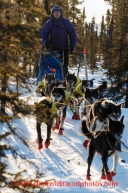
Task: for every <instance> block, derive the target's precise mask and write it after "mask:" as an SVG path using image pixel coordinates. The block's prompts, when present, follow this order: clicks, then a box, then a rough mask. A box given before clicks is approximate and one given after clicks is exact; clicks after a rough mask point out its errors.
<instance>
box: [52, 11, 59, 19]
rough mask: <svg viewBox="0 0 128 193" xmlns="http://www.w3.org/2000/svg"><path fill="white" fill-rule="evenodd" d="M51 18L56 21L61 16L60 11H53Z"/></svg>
mask: <svg viewBox="0 0 128 193" xmlns="http://www.w3.org/2000/svg"><path fill="white" fill-rule="evenodd" d="M53 16H54V17H55V18H56V19H58V18H59V17H60V16H61V12H60V11H54V12H53Z"/></svg>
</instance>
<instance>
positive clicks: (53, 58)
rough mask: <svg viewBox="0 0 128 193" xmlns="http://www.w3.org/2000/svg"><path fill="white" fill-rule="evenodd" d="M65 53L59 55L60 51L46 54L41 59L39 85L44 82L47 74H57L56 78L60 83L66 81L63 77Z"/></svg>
mask: <svg viewBox="0 0 128 193" xmlns="http://www.w3.org/2000/svg"><path fill="white" fill-rule="evenodd" d="M63 58H64V57H63V53H62V55H61V54H59V52H58V51H52V52H46V53H44V54H43V55H41V59H40V62H39V74H38V77H37V83H38V82H39V81H42V79H43V77H44V76H45V74H46V73H47V74H49V73H52V74H55V77H56V79H57V80H59V81H64V75H63V64H64V59H63Z"/></svg>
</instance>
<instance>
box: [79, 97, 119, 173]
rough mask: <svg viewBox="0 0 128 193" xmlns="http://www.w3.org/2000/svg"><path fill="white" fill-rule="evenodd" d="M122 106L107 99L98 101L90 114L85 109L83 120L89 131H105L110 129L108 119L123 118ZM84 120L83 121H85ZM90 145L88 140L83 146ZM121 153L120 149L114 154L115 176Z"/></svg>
mask: <svg viewBox="0 0 128 193" xmlns="http://www.w3.org/2000/svg"><path fill="white" fill-rule="evenodd" d="M122 104H123V103H120V104H115V103H114V102H113V101H111V100H108V99H106V98H103V99H100V100H98V101H96V102H95V103H94V104H92V105H91V106H90V109H89V112H87V111H86V110H88V109H87V108H85V112H84V115H85V117H83V120H84V121H85V119H86V126H87V127H88V129H89V131H90V132H92V131H94V130H104V129H106V127H108V124H109V122H108V119H109V118H111V119H112V120H115V121H117V120H118V119H119V118H120V116H121V108H122ZM83 120H82V121H83ZM87 144H88V140H85V142H84V143H83V146H84V147H85V148H86V147H87ZM119 151H121V147H119V149H118V151H115V154H114V163H113V170H112V171H113V175H115V174H116V171H117V162H118V158H119Z"/></svg>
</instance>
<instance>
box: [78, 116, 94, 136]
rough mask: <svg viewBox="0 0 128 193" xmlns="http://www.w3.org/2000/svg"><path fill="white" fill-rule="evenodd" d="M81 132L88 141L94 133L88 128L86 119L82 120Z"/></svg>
mask: <svg viewBox="0 0 128 193" xmlns="http://www.w3.org/2000/svg"><path fill="white" fill-rule="evenodd" d="M81 131H82V133H83V135H85V136H86V137H87V138H88V139H91V137H92V133H91V132H90V131H89V130H88V128H87V125H86V118H83V119H82V124H81Z"/></svg>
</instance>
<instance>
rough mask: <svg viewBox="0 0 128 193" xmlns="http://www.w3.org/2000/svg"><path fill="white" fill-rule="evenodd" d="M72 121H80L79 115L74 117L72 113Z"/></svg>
mask: <svg viewBox="0 0 128 193" xmlns="http://www.w3.org/2000/svg"><path fill="white" fill-rule="evenodd" d="M72 119H75V120H80V116H79V115H76V113H74V115H73V116H72Z"/></svg>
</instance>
